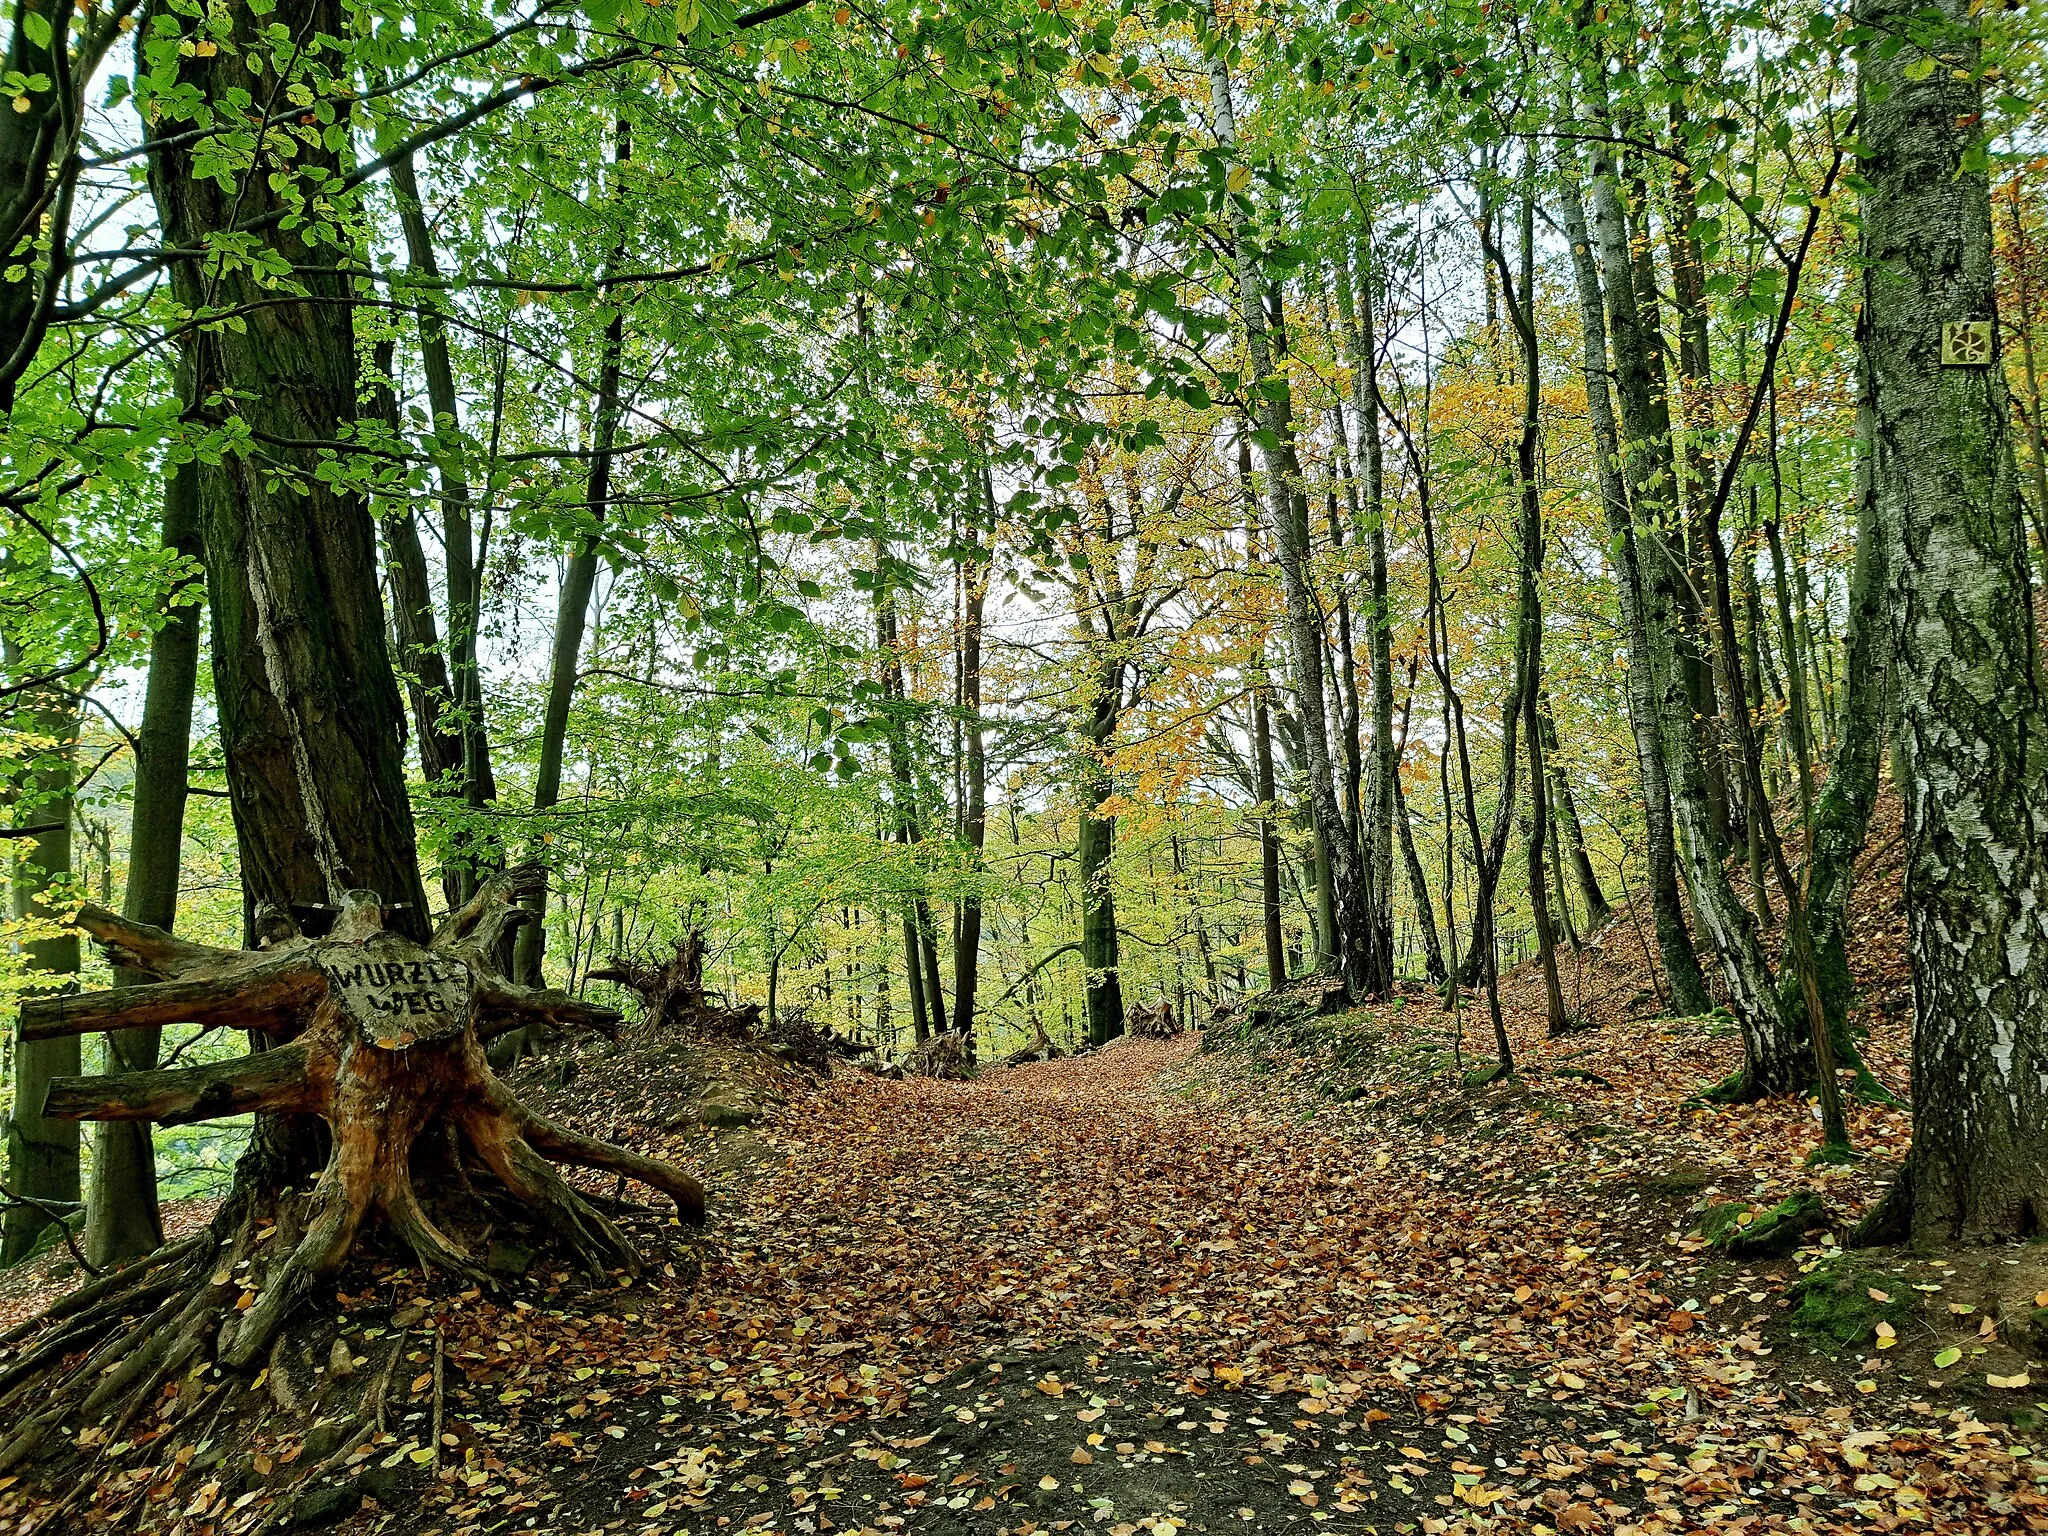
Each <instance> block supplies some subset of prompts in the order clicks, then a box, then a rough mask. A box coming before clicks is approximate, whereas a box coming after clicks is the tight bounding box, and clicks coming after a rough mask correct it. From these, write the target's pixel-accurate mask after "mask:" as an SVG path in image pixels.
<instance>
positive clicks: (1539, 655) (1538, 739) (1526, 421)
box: [1493, 146, 1571, 1036]
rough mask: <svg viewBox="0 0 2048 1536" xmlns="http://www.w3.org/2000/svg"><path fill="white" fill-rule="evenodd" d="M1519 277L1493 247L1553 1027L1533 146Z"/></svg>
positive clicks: (1532, 824) (1534, 845) (1540, 953)
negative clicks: (1510, 414) (1508, 366)
mask: <svg viewBox="0 0 2048 1536" xmlns="http://www.w3.org/2000/svg"><path fill="white" fill-rule="evenodd" d="M1525 154H1526V157H1527V163H1526V167H1525V172H1524V177H1523V189H1522V218H1521V253H1520V254H1521V272H1520V273H1519V281H1518V282H1517V283H1515V284H1510V283H1509V282H1508V280H1507V277H1508V274H1507V262H1506V261H1505V260H1504V259H1502V256H1501V253H1500V252H1499V251H1497V250H1496V251H1495V252H1493V256H1494V259H1495V262H1496V264H1497V265H1498V266H1499V267H1500V268H1501V291H1502V293H1503V295H1504V296H1505V297H1506V298H1507V301H1508V304H1509V307H1510V309H1511V310H1512V311H1513V314H1514V322H1515V332H1516V335H1517V337H1518V339H1519V340H1520V343H1521V348H1520V350H1521V375H1522V430H1521V432H1520V434H1519V435H1518V436H1517V438H1516V442H1515V480H1516V484H1517V487H1518V489H1519V491H1520V498H1521V513H1522V517H1521V524H1522V525H1521V530H1520V540H1519V542H1520V545H1521V549H1520V557H1519V559H1518V561H1517V564H1518V566H1519V568H1520V569H1519V573H1518V580H1517V583H1516V586H1517V600H1516V628H1517V629H1518V630H1519V631H1520V633H1521V643H1522V650H1523V662H1522V667H1521V671H1522V687H1521V704H1522V712H1523V713H1522V727H1523V731H1524V733H1525V734H1526V736H1527V738H1528V742H1529V834H1528V839H1527V846H1528V853H1529V915H1530V921H1531V923H1532V925H1533V926H1534V927H1535V930H1536V955H1537V960H1538V961H1539V963H1540V964H1541V966H1542V968H1543V998H1544V1016H1545V1019H1546V1021H1547V1023H1548V1026H1549V1030H1550V1033H1551V1034H1552V1035H1553V1036H1555V1035H1561V1034H1563V1033H1564V1032H1565V1030H1566V1029H1568V1028H1569V1027H1570V1024H1571V1021H1570V1019H1569V1018H1568V1017H1567V1016H1566V1014H1565V1009H1564V990H1563V988H1562V987H1561V986H1559V984H1558V978H1557V937H1556V934H1555V932H1554V931H1553V929H1552V927H1551V922H1550V890H1549V885H1548V883H1547V880H1546V877H1545V875H1544V870H1543V839H1544V834H1545V833H1546V832H1547V831H1548V830H1549V825H1550V802H1549V799H1548V794H1549V785H1548V784H1546V783H1545V782H1544V775H1543V734H1542V723H1541V720H1540V712H1539V710H1538V709H1537V700H1538V698H1539V697H1540V696H1541V694H1542V691H1543V607H1542V598H1541V596H1540V595H1539V593H1538V591H1537V587H1536V580H1537V576H1538V575H1539V574H1540V573H1541V571H1542V569H1543V494H1542V489H1541V487H1539V486H1538V485H1537V483H1536V447H1537V434H1538V433H1539V432H1540V431H1541V429H1542V418H1541V411H1542V407H1543V377H1542V373H1541V371H1540V368H1539V363H1540V361H1541V359H1540V355H1539V353H1538V350H1537V339H1536V152H1535V149H1534V147H1533V146H1531V147H1530V148H1529V149H1527V150H1526V151H1525Z"/></svg>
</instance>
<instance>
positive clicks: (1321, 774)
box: [1209, 53, 1372, 997]
mask: <svg viewBox="0 0 2048 1536" xmlns="http://www.w3.org/2000/svg"><path fill="white" fill-rule="evenodd" d="M1209 100H1210V107H1211V110H1212V113H1213V116H1214V122H1215V129H1216V138H1217V142H1218V144H1219V145H1220V146H1221V148H1222V151H1223V155H1224V157H1225V159H1227V160H1231V161H1233V162H1234V161H1235V156H1236V144H1237V124H1236V117H1235V115H1234V109H1233V107H1232V105H1231V99H1230V70H1229V67H1228V65H1227V64H1226V63H1225V62H1224V59H1223V56H1222V55H1221V54H1220V53H1218V54H1215V55H1214V56H1212V57H1211V59H1210V61H1209ZM1227 205H1228V213H1227V219H1228V222H1229V225H1230V229H1231V238H1232V240H1233V242H1234V244H1235V246H1236V277H1237V288H1238V319H1239V324H1240V326H1241V328H1242V332H1243V340H1244V345H1245V352H1246V356H1247V359H1248V361H1249V363H1250V365H1251V366H1250V381H1249V388H1250V390H1251V392H1252V395H1253V399H1254V402H1255V407H1256V410H1257V413H1258V422H1259V435H1260V438H1261V443H1260V447H1261V451H1262V452H1263V453H1264V455H1265V459H1266V481H1267V486H1266V491H1267V497H1268V501H1269V505H1270V509H1271V518H1272V523H1273V543H1274V551H1275V553H1276V555H1277V556H1278V560H1279V565H1280V575H1281V588H1282V591H1283V592H1284V594H1285V597H1286V609H1287V634H1288V640H1289V643H1290V648H1291V650H1292V653H1293V661H1294V681H1295V696H1296V699H1297V700H1298V701H1299V706H1300V709H1301V723H1302V731H1303V735H1304V736H1305V738H1306V745H1307V766H1308V778H1309V804H1310V809H1311V813H1312V815H1313V817H1314V820H1315V825H1316V827H1317V829H1318V830H1319V831H1321V832H1322V833H1323V834H1324V847H1325V848H1326V849H1327V851H1328V853H1329V858H1330V886H1331V897H1332V906H1333V909H1334V912H1335V923H1334V927H1335V930H1336V931H1335V934H1334V935H1333V943H1334V946H1335V949H1336V953H1337V957H1338V970H1339V974H1340V975H1341V976H1342V978H1343V980H1344V983H1345V986H1346V988H1347V990H1349V991H1350V992H1351V994H1352V995H1353V996H1354V997H1364V996H1366V995H1368V994H1369V993H1370V991H1371V990H1372V988H1371V980H1372V978H1371V977H1370V975H1369V974H1368V973H1367V970H1366V962H1367V945H1366V944H1365V943H1364V942H1362V940H1363V935H1364V933H1365V929H1366V913H1365V907H1364V890H1363V879H1362V873H1361V871H1360V869H1359V867H1358V866H1359V860H1358V857H1357V850H1356V848H1355V847H1354V846H1353V845H1352V843H1351V840H1350V838H1349V837H1347V836H1346V834H1345V830H1344V813H1343V808H1342V807H1341V806H1340V805H1339V803H1338V800H1337V781H1336V776H1335V772H1334V769H1333V766H1332V764H1331V761H1330V732H1329V725H1328V721H1327V717H1326V712H1325V710H1324V708H1323V686H1324V685H1323V626H1322V618H1321V615H1320V614H1318V613H1317V612H1316V607H1315V599H1314V597H1313V595H1312V594H1311V592H1310V590H1309V581H1308V576H1309V573H1308V556H1309V539H1308V508H1307V502H1306V498H1305V497H1304V495H1303V491H1302V483H1301V480H1302V476H1301V460H1300V458H1299V456H1298V455H1297V453H1296V451H1295V445H1294V425H1293V403H1292V396H1291V393H1290V392H1289V390H1288V388H1287V384H1286V377H1285V375H1280V374H1275V373H1274V371H1273V353H1272V348H1271V346H1270V343H1269V336H1268V329H1267V318H1266V282H1265V273H1264V270H1263V268H1262V266H1261V253H1260V252H1259V251H1258V250H1257V249H1256V248H1255V246H1254V244H1253V236H1252V233H1251V231H1250V230H1249V229H1248V228H1247V227H1246V222H1245V220H1244V218H1243V216H1242V212H1241V209H1240V206H1239V200H1238V196H1237V194H1234V193H1233V194H1229V196H1228V198H1227Z"/></svg>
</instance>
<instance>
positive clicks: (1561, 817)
mask: <svg viewBox="0 0 2048 1536" xmlns="http://www.w3.org/2000/svg"><path fill="white" fill-rule="evenodd" d="M1539 702H1540V703H1541V705H1542V707H1543V710H1542V717H1541V725H1542V738H1541V747H1542V751H1543V765H1544V769H1545V771H1546V772H1547V773H1548V774H1549V776H1550V796H1551V804H1552V806H1553V807H1554V808H1555V811H1556V814H1555V816H1554V817H1553V818H1552V820H1553V821H1554V822H1555V823H1556V824H1557V826H1558V827H1559V828H1560V830H1561V833H1562V836H1563V838H1564V841H1565V843H1566V845H1567V847H1568V849H1569V852H1570V854H1571V861H1572V876H1573V878H1574V880H1575V881H1576V882H1577V883H1578V887H1579V900H1581V901H1582V902H1584V903H1585V905H1586V932H1587V934H1588V935H1589V936H1590V935H1592V934H1595V933H1598V932H1599V931H1600V929H1601V928H1602V927H1603V926H1604V925H1605V924H1606V922H1607V920H1608V919H1609V918H1611V917H1612V916H1613V915H1614V908H1613V906H1612V905H1611V904H1610V903H1609V902H1608V900H1607V893H1606V892H1605V891H1604V890H1602V889H1601V888H1600V877H1599V876H1598V875H1597V874H1595V873H1594V872H1593V860H1592V858H1591V857H1590V856H1589V855H1588V853H1587V852H1586V831H1585V828H1584V827H1583V826H1581V825H1580V824H1579V806H1578V801H1577V800H1576V799H1575V798H1574V797H1573V795H1572V781H1571V775H1570V774H1569V773H1567V772H1566V771H1565V767H1564V764H1563V763H1562V762H1560V761H1559V759H1558V744H1557V720H1556V717H1555V716H1554V715H1552V713H1551V711H1550V705H1549V697H1548V690H1545V693H1544V696H1543V698H1542V699H1540V700H1539Z"/></svg>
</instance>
